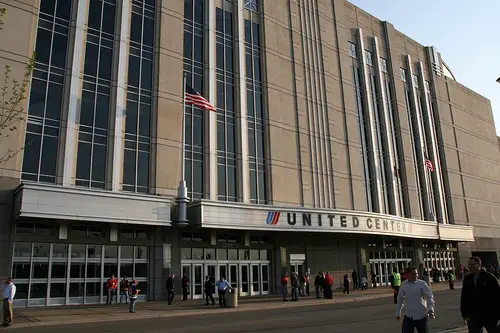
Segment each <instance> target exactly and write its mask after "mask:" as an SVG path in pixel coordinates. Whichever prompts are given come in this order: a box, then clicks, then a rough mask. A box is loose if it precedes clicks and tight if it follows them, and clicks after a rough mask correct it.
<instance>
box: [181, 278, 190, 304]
mask: <svg viewBox="0 0 500 333" xmlns="http://www.w3.org/2000/svg"><path fill="white" fill-rule="evenodd" d="M181 285H182V300H183V301H185V300H187V299H188V294H189V277H188V276H187V274H186V273H184V276H183V277H182V279H181Z"/></svg>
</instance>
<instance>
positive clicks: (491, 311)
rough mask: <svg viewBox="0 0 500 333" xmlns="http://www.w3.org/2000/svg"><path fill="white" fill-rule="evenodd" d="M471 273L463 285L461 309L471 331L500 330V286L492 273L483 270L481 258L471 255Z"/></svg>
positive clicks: (472, 332)
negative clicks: (499, 321) (499, 325)
mask: <svg viewBox="0 0 500 333" xmlns="http://www.w3.org/2000/svg"><path fill="white" fill-rule="evenodd" d="M468 266H469V271H470V274H468V275H466V276H465V278H464V281H463V285H462V297H461V301H460V311H461V312H462V318H464V321H465V322H466V324H467V327H468V328H469V333H482V331H483V327H484V328H486V330H487V331H488V333H493V332H500V328H499V327H498V326H497V324H498V320H500V286H499V285H498V280H497V279H496V278H495V276H493V275H492V274H491V273H488V272H484V271H481V259H479V258H478V257H470V258H469V262H468Z"/></svg>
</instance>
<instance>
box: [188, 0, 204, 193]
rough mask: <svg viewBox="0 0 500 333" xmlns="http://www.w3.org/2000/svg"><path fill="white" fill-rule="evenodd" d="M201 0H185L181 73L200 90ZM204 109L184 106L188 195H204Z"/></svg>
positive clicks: (202, 58)
mask: <svg viewBox="0 0 500 333" xmlns="http://www.w3.org/2000/svg"><path fill="white" fill-rule="evenodd" d="M203 14H204V10H203V0H185V1H184V73H186V80H187V82H188V83H189V84H190V85H191V86H192V87H193V88H194V89H196V91H198V92H199V93H200V94H201V95H204V93H203V70H204V66H203V60H204V56H203V52H204V47H203V43H204V41H203V27H204V24H203ZM206 112H207V111H204V110H202V109H200V108H198V107H195V106H192V105H186V118H185V119H186V123H185V125H184V126H185V129H186V141H185V143H184V149H185V152H186V157H185V171H186V185H187V188H188V192H189V194H188V195H189V197H191V198H194V199H201V198H202V197H203V141H204V140H203V134H204V130H203V119H204V116H205V113H206Z"/></svg>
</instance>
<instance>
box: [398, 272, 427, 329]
mask: <svg viewBox="0 0 500 333" xmlns="http://www.w3.org/2000/svg"><path fill="white" fill-rule="evenodd" d="M417 277H418V272H417V269H416V268H410V269H408V280H405V281H403V283H402V284H401V287H400V288H399V293H398V299H397V308H396V320H400V319H401V310H402V309H403V306H404V308H405V316H404V319H403V333H413V332H414V331H415V329H417V332H418V333H428V332H429V327H428V325H427V321H428V318H434V295H433V294H432V290H431V288H430V287H429V285H428V284H427V283H426V282H425V281H423V280H420V279H418V278H417Z"/></svg>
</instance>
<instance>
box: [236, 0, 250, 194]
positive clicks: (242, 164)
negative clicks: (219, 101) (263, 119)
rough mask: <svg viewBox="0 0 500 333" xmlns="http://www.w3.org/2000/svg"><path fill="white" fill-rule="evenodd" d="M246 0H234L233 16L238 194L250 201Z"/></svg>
mask: <svg viewBox="0 0 500 333" xmlns="http://www.w3.org/2000/svg"><path fill="white" fill-rule="evenodd" d="M243 2H244V1H243V0H237V1H235V2H234V9H233V17H234V22H235V24H236V26H235V29H234V31H235V34H234V41H235V48H234V50H235V52H234V53H235V56H234V59H235V62H234V63H235V65H236V66H235V67H236V68H235V74H236V79H235V92H236V96H235V101H236V106H235V107H236V133H237V155H236V159H237V161H236V168H237V174H238V180H239V181H237V182H236V184H237V196H238V199H240V198H241V199H240V200H241V201H242V202H244V203H249V202H250V183H249V178H250V168H249V164H248V123H247V89H246V64H245V17H244V15H243V13H244V3H243Z"/></svg>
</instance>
